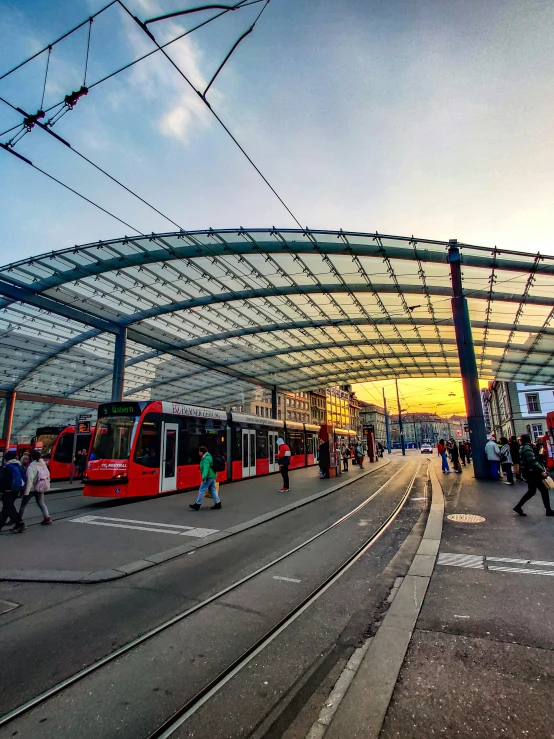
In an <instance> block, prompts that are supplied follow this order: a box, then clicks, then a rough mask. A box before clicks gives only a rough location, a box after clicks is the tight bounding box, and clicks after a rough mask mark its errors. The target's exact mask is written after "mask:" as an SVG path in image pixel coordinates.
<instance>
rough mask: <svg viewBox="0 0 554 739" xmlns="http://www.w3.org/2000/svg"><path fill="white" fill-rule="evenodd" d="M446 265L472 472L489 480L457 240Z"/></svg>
mask: <svg viewBox="0 0 554 739" xmlns="http://www.w3.org/2000/svg"><path fill="white" fill-rule="evenodd" d="M448 262H449V263H450V274H451V276H452V294H453V298H452V317H453V318H454V331H455V333H456V344H457V346H458V357H459V360H460V370H461V373H462V386H463V389H464V398H465V404H466V412H467V425H468V426H469V440H470V443H471V454H472V457H473V473H474V475H475V477H477V478H485V477H488V465H487V461H486V458H485V444H486V443H487V431H486V428H485V417H484V413H483V405H482V403H481V390H480V388H479V375H478V374H477V360H476V358H475V347H474V345H473V335H472V333H471V321H470V318H469V309H468V307H467V300H466V299H465V297H464V293H463V284H462V264H461V261H460V250H459V248H458V242H457V240H456V239H451V240H450V246H449V249H448Z"/></svg>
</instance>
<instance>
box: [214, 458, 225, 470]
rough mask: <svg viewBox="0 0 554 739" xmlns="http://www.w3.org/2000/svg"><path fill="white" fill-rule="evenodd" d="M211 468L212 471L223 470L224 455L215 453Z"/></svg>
mask: <svg viewBox="0 0 554 739" xmlns="http://www.w3.org/2000/svg"><path fill="white" fill-rule="evenodd" d="M212 469H213V471H214V472H225V457H222V456H221V454H216V456H215V457H214V458H213V462H212Z"/></svg>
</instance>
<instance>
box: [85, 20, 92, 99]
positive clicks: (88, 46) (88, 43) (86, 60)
mask: <svg viewBox="0 0 554 739" xmlns="http://www.w3.org/2000/svg"><path fill="white" fill-rule="evenodd" d="M92 20H93V19H92V18H90V19H89V26H88V38H87V55H86V58H85V75H84V78H83V87H86V85H87V70H88V56H89V52H90V34H91V31H92Z"/></svg>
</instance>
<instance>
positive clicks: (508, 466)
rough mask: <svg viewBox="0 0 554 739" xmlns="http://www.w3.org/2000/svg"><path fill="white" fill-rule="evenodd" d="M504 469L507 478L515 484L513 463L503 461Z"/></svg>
mask: <svg viewBox="0 0 554 739" xmlns="http://www.w3.org/2000/svg"><path fill="white" fill-rule="evenodd" d="M502 470H503V471H504V472H505V473H506V480H507V481H508V482H509V483H510V484H513V482H514V473H513V472H512V465H511V464H510V463H509V462H502Z"/></svg>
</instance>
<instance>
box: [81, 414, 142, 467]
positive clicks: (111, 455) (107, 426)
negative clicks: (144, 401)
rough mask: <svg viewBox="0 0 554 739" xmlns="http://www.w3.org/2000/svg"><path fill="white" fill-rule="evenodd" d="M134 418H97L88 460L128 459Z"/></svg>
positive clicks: (135, 420)
mask: <svg viewBox="0 0 554 739" xmlns="http://www.w3.org/2000/svg"><path fill="white" fill-rule="evenodd" d="M136 422H137V418H136V417H135V416H112V417H107V418H99V419H98V423H97V425H96V435H95V437H94V445H93V447H92V452H91V455H90V459H91V460H93V459H129V455H130V453H131V444H132V441H133V431H134V429H135V426H136Z"/></svg>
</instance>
